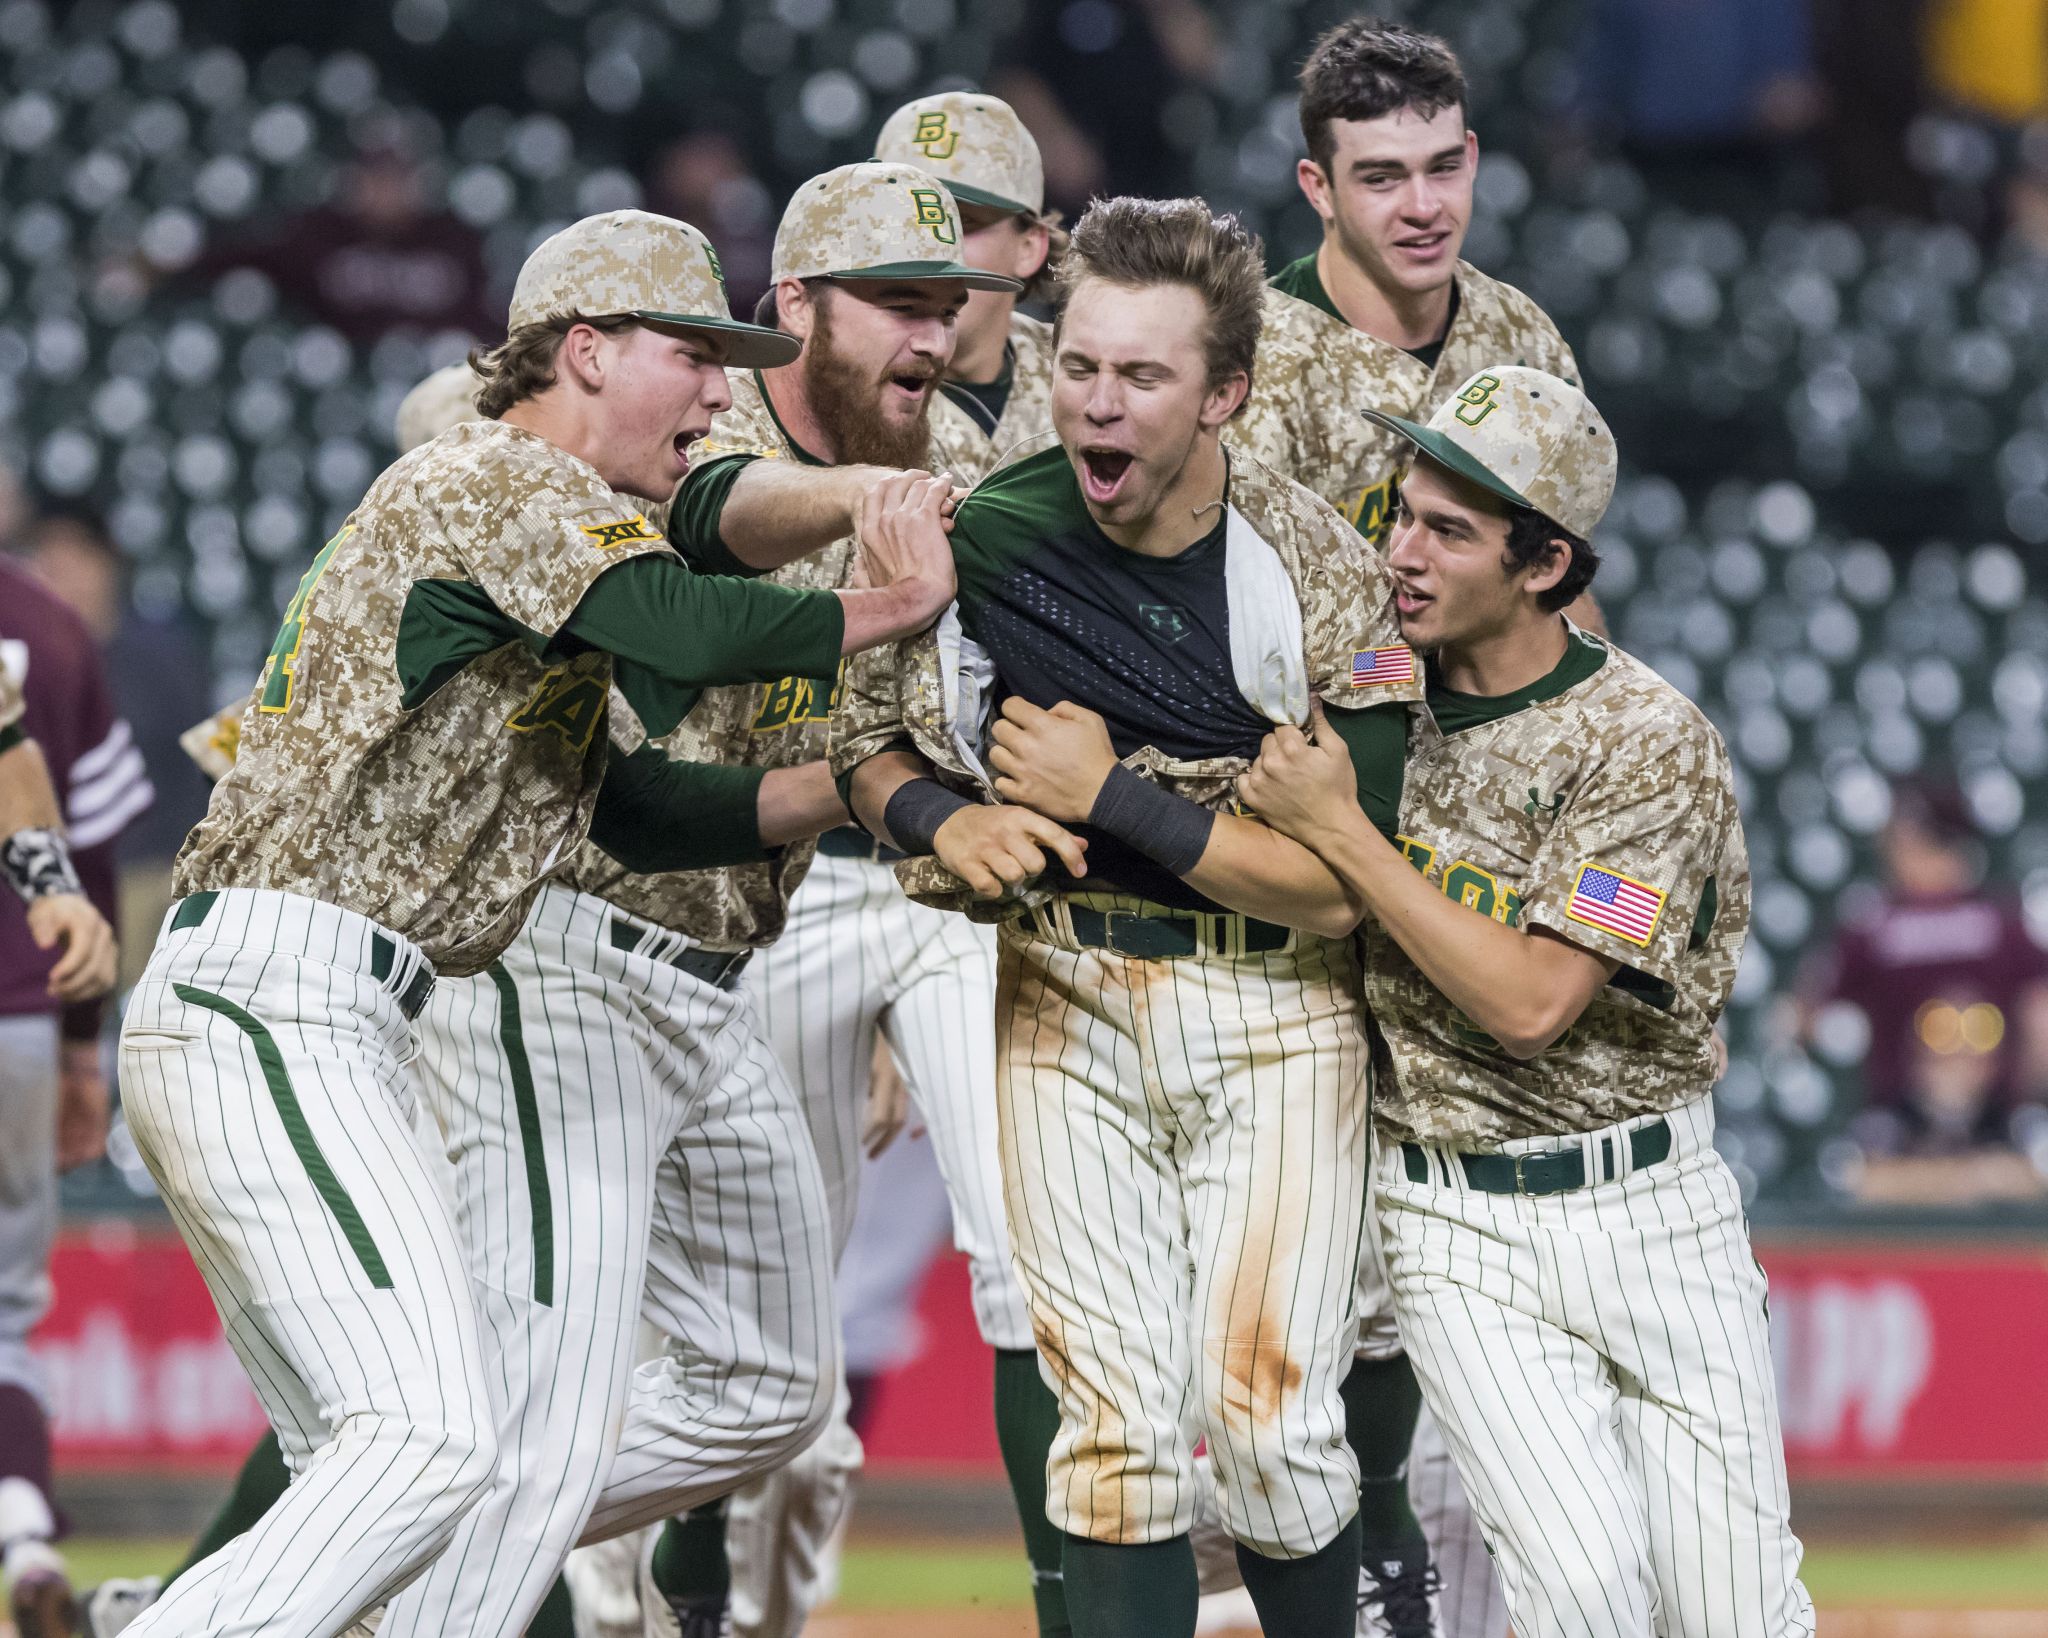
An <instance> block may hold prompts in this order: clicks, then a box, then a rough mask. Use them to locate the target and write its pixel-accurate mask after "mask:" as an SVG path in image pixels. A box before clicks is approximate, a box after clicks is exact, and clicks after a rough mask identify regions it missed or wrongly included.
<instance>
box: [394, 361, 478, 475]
mask: <svg viewBox="0 0 2048 1638" xmlns="http://www.w3.org/2000/svg"><path fill="white" fill-rule="evenodd" d="M483 384H484V383H483V378H482V377H481V376H479V375H478V374H477V373H476V371H474V370H472V369H471V368H470V367H469V365H468V364H466V363H463V364H444V365H442V366H441V368H440V369H438V370H436V371H435V372H434V373H433V374H432V375H430V376H428V377H427V378H426V380H424V381H422V382H421V383H420V384H419V385H418V386H416V387H414V388H413V389H412V391H411V392H409V393H407V394H406V395H405V397H404V398H402V399H401V400H400V401H399V405H398V427H397V437H398V453H399V454H401V455H403V454H404V453H405V452H406V451H407V450H409V449H417V448H419V446H420V445H421V444H424V443H426V442H428V441H429V440H431V439H434V438H438V437H440V436H441V434H442V433H444V432H446V431H447V430H448V429H449V428H450V427H453V426H460V425H461V424H462V423H463V422H464V421H480V420H482V419H483V412H482V411H481V410H479V409H478V408H477V407H476V391H477V388H479V387H481V386H482V385H483Z"/></svg>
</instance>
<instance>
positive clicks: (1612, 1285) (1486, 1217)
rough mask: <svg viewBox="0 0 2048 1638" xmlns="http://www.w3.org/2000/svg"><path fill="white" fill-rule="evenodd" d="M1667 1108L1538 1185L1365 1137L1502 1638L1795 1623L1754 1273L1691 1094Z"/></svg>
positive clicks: (1796, 1589)
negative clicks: (1628, 1169) (1552, 1185)
mask: <svg viewBox="0 0 2048 1638" xmlns="http://www.w3.org/2000/svg"><path fill="white" fill-rule="evenodd" d="M1667 1118H1668V1119H1669V1121H1670V1124H1671V1130H1672V1150H1671V1156H1670V1158H1669V1159H1667V1160H1665V1161H1662V1162H1660V1163H1659V1164H1657V1165H1654V1166H1649V1167H1645V1168H1644V1169H1642V1170H1641V1171H1637V1172H1633V1173H1631V1174H1629V1175H1627V1176H1625V1177H1620V1178H1617V1179H1615V1180H1614V1181H1612V1182H1606V1183H1596V1184H1592V1185H1590V1186H1588V1187H1585V1188H1581V1189H1576V1190H1572V1191H1570V1192H1569V1193H1563V1194H1556V1195H1547V1196H1541V1197H1535V1196H1528V1195H1514V1194H1485V1193H1481V1192H1479V1191H1477V1190H1475V1189H1472V1188H1471V1187H1470V1186H1469V1185H1468V1184H1467V1183H1466V1181H1465V1180H1464V1177H1463V1173H1462V1172H1461V1170H1460V1169H1459V1167H1458V1163H1457V1161H1456V1159H1455V1157H1451V1156H1446V1155H1444V1154H1443V1153H1442V1152H1441V1151H1436V1150H1431V1151H1428V1160H1427V1165H1426V1171H1427V1177H1426V1180H1424V1181H1412V1180H1411V1179H1410V1177H1409V1175H1408V1169H1407V1161H1406V1158H1405V1156H1404V1154H1403V1150H1402V1147H1401V1146H1400V1145H1399V1144H1388V1145H1385V1146H1383V1149H1382V1152H1381V1154H1380V1157H1379V1161H1378V1174H1379V1175H1378V1182H1379V1196H1378V1201H1379V1207H1378V1209H1379V1216H1380V1228H1381V1233H1382V1236H1383V1239H1384V1243H1385V1245H1386V1249H1387V1263H1388V1269H1389V1273H1390V1275H1391V1278H1392V1283H1393V1290H1394V1301H1395V1305H1396V1311H1397V1316H1398V1318H1399V1320H1400V1325H1401V1332H1402V1335H1403V1336H1404V1337H1406V1339H1407V1342H1408V1351H1409V1355H1410V1357H1411V1358H1412V1359H1413V1360H1414V1362H1415V1369H1416V1374H1417V1376H1418V1377H1419V1378H1420V1379H1421V1382H1422V1386H1423V1390H1424V1392H1425V1394H1426V1395H1427V1396H1428V1400H1429V1405H1430V1409H1431V1410H1432V1411H1433V1412H1434V1413H1435V1416H1436V1419H1437V1422H1438V1424H1439V1426H1440V1427H1441V1428H1442V1430H1443V1434H1444V1437H1445V1439H1446V1441H1447V1442H1448V1443H1449V1445H1450V1447H1451V1450H1452V1452H1453V1454H1454V1455H1455V1456H1456V1457H1457V1462H1458V1469H1459V1472H1460V1473H1461V1474H1462V1475H1463V1477H1464V1480H1465V1485H1466V1489H1467V1491H1468V1492H1469V1494H1470V1496H1471V1501H1472V1506H1473V1509H1474V1511H1475V1512H1476V1513H1477V1514H1478V1516H1479V1521H1480V1524H1481V1526H1482V1527H1483V1528H1484V1529H1485V1531H1486V1534H1487V1538H1488V1539H1489V1540H1490V1541H1491V1542H1492V1544H1493V1547H1494V1552H1495V1555H1496V1562H1497V1564H1498V1565H1499V1568H1500V1573H1501V1579H1502V1582H1503V1583H1504V1585H1505V1588H1506V1592H1507V1598H1508V1604H1509V1608H1510V1610H1511V1612H1512V1614H1513V1617H1514V1627H1515V1631H1516V1632H1517V1633H1518V1634H1520V1635H1521V1638H1650V1635H1651V1634H1655V1635H1657V1638H1810V1635H1811V1634H1812V1632H1813V1622H1814V1617H1813V1604H1812V1601H1811V1600H1810V1599H1809V1598H1808V1597H1807V1595H1806V1590H1805V1588H1804V1587H1802V1586H1801V1585H1800V1582H1799V1557H1800V1548H1799V1541H1798V1538H1797V1537H1795V1536H1794V1535H1793V1534H1792V1530H1791V1525H1790V1522H1789V1516H1788V1514H1789V1508H1788V1500H1787V1493H1786V1485H1785V1459H1784V1450H1783V1446H1782V1442H1781V1439H1780V1435H1779V1428H1778V1410H1777V1393H1776V1385H1775V1379H1774V1377H1773V1374H1772V1366H1771V1355H1770V1339H1769V1335H1768V1324H1767V1321H1766V1318H1765V1313H1764V1296H1765V1293H1764V1277H1763V1271H1762V1270H1761V1269H1760V1268H1759V1267H1758V1266H1757V1263H1756V1260H1755V1258H1754V1257H1753V1256H1752V1255H1751V1253H1750V1248H1749V1234H1748V1230H1747V1228H1746V1226H1745V1224H1744V1222H1743V1216H1742V1200H1741V1195H1740V1192H1739V1191H1738V1189H1737V1187H1736V1184H1735V1179H1734V1177H1733V1176H1732V1175H1731V1174H1730V1173H1729V1171H1728V1168H1727V1166H1726V1165H1725V1164H1724V1163H1723V1162H1722V1160H1721V1157H1720V1156H1719V1155H1717V1154H1716V1153H1715V1152H1714V1149H1713V1141H1712V1140H1713V1110H1712V1106H1711V1103H1710V1101H1709V1100H1708V1099H1706V1098H1701V1099H1699V1100H1698V1101H1697V1102H1695V1103H1692V1104H1689V1105H1686V1106H1685V1107H1684V1108H1681V1109H1679V1110H1676V1111H1674V1112H1673V1113H1672V1114H1671V1115H1670V1116H1668V1117H1667ZM1632 1124H1641V1123H1640V1122H1637V1123H1632ZM1622 1134H1623V1128H1620V1127H1608V1128H1605V1129H1603V1131H1600V1132H1594V1133H1591V1134H1587V1135H1586V1136H1585V1138H1584V1140H1583V1141H1584V1142H1585V1143H1586V1145H1587V1148H1588V1150H1589V1152H1593V1153H1597V1152H1598V1145H1599V1143H1600V1140H1601V1139H1602V1137H1603V1136H1605V1137H1611V1138H1613V1139H1615V1141H1614V1143H1613V1145H1612V1150H1613V1152H1617V1153H1619V1154H1622V1155H1624V1156H1626V1155H1627V1154H1628V1153H1629V1147H1628V1143H1627V1141H1626V1140H1625V1138H1624V1136H1623V1135H1622ZM1556 1146H1557V1140H1531V1141H1529V1142H1526V1143H1514V1144H1508V1145H1506V1146H1505V1147H1506V1149H1507V1150H1509V1151H1511V1152H1512V1151H1516V1150H1521V1149H1543V1148H1554V1147H1556Z"/></svg>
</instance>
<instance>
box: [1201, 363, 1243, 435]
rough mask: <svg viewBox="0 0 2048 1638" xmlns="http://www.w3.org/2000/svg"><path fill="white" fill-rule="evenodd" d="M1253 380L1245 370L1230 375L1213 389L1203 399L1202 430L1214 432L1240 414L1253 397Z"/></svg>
mask: <svg viewBox="0 0 2048 1638" xmlns="http://www.w3.org/2000/svg"><path fill="white" fill-rule="evenodd" d="M1251 391H1252V378H1251V377H1250V376H1249V375H1247V374H1246V373H1245V372H1244V371H1243V370H1239V371H1237V372H1236V373H1235V374H1233V375H1228V376H1225V377H1224V378H1223V380H1221V381H1219V382H1218V383H1217V384H1216V385H1215V386H1213V387H1211V388H1210V389H1209V391H1208V393H1207V394H1206V395H1205V396H1204V397H1203V399H1202V430H1203V431H1205V432H1214V431H1215V430H1216V429H1217V428H1218V427H1220V426H1222V425H1223V424H1224V423H1225V422H1226V421H1228V420H1229V419H1230V418H1231V417H1232V416H1233V415H1235V414H1236V413H1237V412H1238V408H1239V406H1240V405H1242V404H1243V403H1244V401H1245V400H1246V399H1247V398H1249V397H1250V396H1251Z"/></svg>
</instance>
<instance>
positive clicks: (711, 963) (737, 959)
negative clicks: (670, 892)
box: [611, 916, 754, 990]
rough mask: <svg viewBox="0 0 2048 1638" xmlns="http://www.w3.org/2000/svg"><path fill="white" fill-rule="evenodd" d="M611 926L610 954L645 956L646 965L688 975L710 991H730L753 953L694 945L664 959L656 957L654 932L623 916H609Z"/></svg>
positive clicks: (658, 935) (657, 943)
mask: <svg viewBox="0 0 2048 1638" xmlns="http://www.w3.org/2000/svg"><path fill="white" fill-rule="evenodd" d="M611 923H612V924H611V941H612V948H613V949H614V950H622V951H624V952H625V953H626V954H627V955H645V956H646V957H647V959H648V960H650V961H660V962H664V963H666V964H667V965H668V966H671V967H674V968H676V969H677V970H678V971H680V972H686V973H688V974H689V975H690V976H691V977H692V978H694V979H697V980H698V981H699V982H701V983H705V984H709V985H711V986H712V987H713V988H714V989H720V990H729V989H732V988H734V987H735V986H736V985H737V984H738V983H739V981H740V971H741V969H742V968H744V967H745V966H746V964H747V962H748V960H749V959H750V958H751V957H752V956H753V953H754V952H753V951H752V950H700V949H697V948H696V947H695V946H694V945H688V944H686V945H684V946H683V947H682V948H681V949H680V950H678V951H676V952H675V954H674V955H667V956H664V955H661V954H660V953H659V946H660V944H661V942H662V937H663V935H662V934H661V932H660V931H658V930H657V929H655V928H653V927H641V926H638V925H636V924H635V923H633V922H630V921H628V920H626V918H625V917H624V916H613V917H612V919H611ZM670 936H673V935H670ZM643 946H645V948H644V949H643V948H642V947H643Z"/></svg>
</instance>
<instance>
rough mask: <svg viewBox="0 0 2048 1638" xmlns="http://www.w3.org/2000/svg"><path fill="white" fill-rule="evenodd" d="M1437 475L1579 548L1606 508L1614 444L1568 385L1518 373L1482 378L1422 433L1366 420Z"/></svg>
mask: <svg viewBox="0 0 2048 1638" xmlns="http://www.w3.org/2000/svg"><path fill="white" fill-rule="evenodd" d="M1365 418H1366V419H1367V420H1368V421H1374V422H1377V423H1378V424H1379V425H1381V426H1383V427H1386V428H1388V429H1389V430H1390V431H1393V432H1397V433H1399V434H1400V435H1401V436H1402V437H1403V438H1406V439H1407V440H1408V441H1409V442H1410V443H1411V444H1413V445H1414V446H1415V447H1416V448H1417V449H1419V450H1421V451H1422V453H1423V454H1425V455H1427V456H1428V457H1429V458H1430V459H1431V460H1432V461H1435V462H1436V463H1437V464H1438V465H1439V466H1442V467H1444V468H1446V469H1447V470H1449V471H1451V472H1453V473H1455V474H1456V475H1457V476H1459V477H1461V478H1464V479H1466V480H1468V481H1469V482H1472V483H1476V484H1478V485H1479V487H1480V488H1482V489H1487V490H1491V491H1492V492H1493V493H1494V494H1496V495H1498V496H1500V497H1501V498H1502V499H1503V500H1507V501H1512V502H1513V503H1514V504H1515V505H1517V506H1527V507H1529V508H1531V509H1532V510H1534V511H1537V512H1541V513H1542V514H1543V515H1544V516H1545V517H1547V518H1548V519H1550V521H1551V522H1552V523H1554V524H1556V525H1558V527H1559V528H1561V529H1564V530H1566V531H1568V532H1569V533H1571V534H1574V535H1577V536H1578V537H1579V538H1580V539H1582V540H1583V539H1585V538H1586V537H1587V536H1589V535H1591V534H1592V532H1593V530H1594V528H1595V527H1596V526H1597V525H1598V524H1599V522H1600V519H1601V517H1602V516H1604V515H1605V513H1606V511H1607V503H1608V502H1609V501H1610V500H1612V499H1613V498H1614V474H1615V466H1616V463H1617V457H1616V454H1615V448H1614V434H1613V433H1611V432H1609V431H1608V430H1607V423H1606V422H1605V421H1603V420H1602V419H1601V418H1600V412H1599V411H1598V410H1596V409H1595V408H1594V407H1593V402H1592V400H1591V399H1589V398H1588V397H1587V396H1586V395H1585V394H1584V393H1583V392H1581V391H1580V390H1579V389H1578V388H1577V387H1574V386H1573V385H1572V384H1571V383H1570V382H1568V381H1560V380H1559V379H1558V378H1557V377H1556V376H1554V375H1546V374H1544V372H1543V371H1541V370H1532V369H1530V368H1529V367H1528V366H1527V365H1523V364H1501V365H1497V366H1495V367H1494V368H1492V369H1490V370H1481V371H1480V372H1479V373H1478V374H1477V375H1475V376H1473V377H1472V379H1471V380H1469V381H1467V382H1466V383H1465V384H1464V386H1462V387H1460V388H1459V389H1458V391H1457V393H1456V395H1455V396H1454V397H1452V398H1449V399H1447V400H1446V401H1445V402H1444V403H1443V404H1442V405H1440V406H1439V407H1438V409H1437V412H1436V413H1435V414H1434V415H1432V416H1431V417H1430V418H1429V424H1428V425H1427V426H1420V425H1417V424H1416V423H1415V422H1413V421H1408V420H1403V419H1402V418H1401V417H1400V416H1398V415H1387V414H1384V413H1382V412H1381V411H1379V410H1367V411H1366V412H1365Z"/></svg>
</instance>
